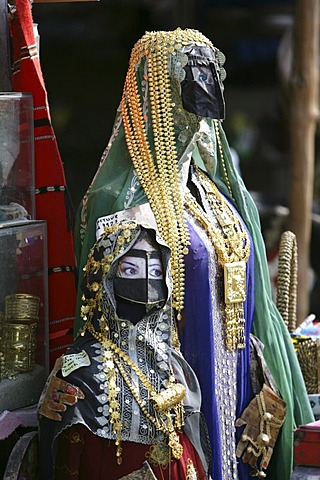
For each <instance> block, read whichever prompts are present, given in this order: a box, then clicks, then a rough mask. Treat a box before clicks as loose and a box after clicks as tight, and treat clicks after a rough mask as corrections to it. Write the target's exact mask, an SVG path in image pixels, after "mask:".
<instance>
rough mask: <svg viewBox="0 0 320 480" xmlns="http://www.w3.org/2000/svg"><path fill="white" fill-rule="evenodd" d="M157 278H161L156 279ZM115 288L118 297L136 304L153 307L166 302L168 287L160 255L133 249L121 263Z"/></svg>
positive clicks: (154, 252) (115, 280)
mask: <svg viewBox="0 0 320 480" xmlns="http://www.w3.org/2000/svg"><path fill="white" fill-rule="evenodd" d="M130 257H132V258H130ZM126 259H130V261H127V260H126ZM134 259H137V261H135V260H134ZM139 259H140V260H139ZM141 260H142V261H141ZM157 276H159V277H160V278H158V279H157V278H155V277H157ZM130 277H132V278H130ZM152 277H154V278H152ZM113 288H114V294H115V296H116V297H120V298H124V299H126V300H130V301H131V302H135V303H143V304H145V305H152V304H157V303H159V302H161V301H163V300H165V299H166V297H167V287H166V284H165V281H164V279H163V275H162V266H161V262H160V254H159V253H158V252H156V251H153V252H146V251H145V250H138V249H131V250H130V251H129V252H128V253H127V254H126V256H124V257H123V258H122V259H121V260H120V262H119V266H118V273H117V276H116V277H115V279H114V287H113Z"/></svg>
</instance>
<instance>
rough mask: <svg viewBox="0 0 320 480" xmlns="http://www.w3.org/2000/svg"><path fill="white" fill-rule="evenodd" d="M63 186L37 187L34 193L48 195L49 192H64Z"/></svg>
mask: <svg viewBox="0 0 320 480" xmlns="http://www.w3.org/2000/svg"><path fill="white" fill-rule="evenodd" d="M65 190H66V187H65V186H64V185H52V186H50V187H39V188H36V189H35V193H41V194H42V193H49V192H65Z"/></svg>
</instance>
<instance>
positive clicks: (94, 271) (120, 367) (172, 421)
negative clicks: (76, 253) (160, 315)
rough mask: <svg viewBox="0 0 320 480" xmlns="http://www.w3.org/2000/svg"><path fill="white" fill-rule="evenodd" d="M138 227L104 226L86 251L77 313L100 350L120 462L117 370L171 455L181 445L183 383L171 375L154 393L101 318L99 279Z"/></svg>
mask: <svg viewBox="0 0 320 480" xmlns="http://www.w3.org/2000/svg"><path fill="white" fill-rule="evenodd" d="M138 228H139V226H138V224H137V223H136V222H134V221H129V220H128V221H127V222H125V223H123V224H113V225H111V226H108V227H105V229H104V233H103V234H102V236H101V237H100V238H99V240H98V241H97V242H96V243H95V245H94V246H93V247H92V249H91V250H90V254H89V258H88V262H87V265H86V267H85V268H84V271H85V276H86V279H87V284H86V289H87V291H88V293H87V294H84V295H83V296H82V301H83V304H82V307H81V315H82V318H83V319H84V321H85V323H84V326H83V329H82V332H81V335H84V333H85V331H86V330H88V331H89V332H90V333H91V334H92V336H93V337H94V338H95V339H97V340H98V341H99V343H100V344H101V345H102V347H103V349H104V364H105V373H106V375H107V379H108V403H109V412H110V423H111V425H112V430H113V434H114V435H115V437H116V440H115V443H116V446H117V451H116V455H117V462H118V463H119V464H121V462H122V457H121V453H122V447H121V430H122V423H121V413H120V403H119V400H118V395H119V390H120V389H119V386H118V384H117V372H118V373H119V374H120V375H121V376H122V378H123V380H124V382H125V383H126V385H127V387H128V388H129V390H130V392H131V394H132V396H133V398H134V399H135V401H136V402H137V404H138V405H139V408H140V409H141V411H142V412H143V414H144V415H145V416H146V418H147V419H148V420H149V421H150V422H151V423H153V425H155V427H156V429H157V430H158V431H160V432H163V433H165V435H167V437H168V446H169V447H170V450H171V452H172V455H173V457H174V458H177V459H179V458H181V456H182V453H183V447H182V445H181V444H180V442H179V436H178V434H177V433H176V429H177V430H180V429H181V428H182V426H183V424H184V407H183V399H184V397H185V395H186V389H185V387H184V386H183V385H181V384H179V383H176V382H175V381H174V377H173V376H171V377H170V378H169V384H168V386H167V388H166V389H165V390H163V391H161V392H156V391H155V389H154V387H153V385H152V384H151V383H150V381H149V380H148V378H147V377H146V375H145V374H144V373H143V371H142V370H141V369H140V368H139V367H138V366H137V365H136V364H135V363H134V362H133V361H132V360H131V358H130V357H129V356H128V355H127V354H126V353H125V352H124V351H123V350H122V349H121V348H119V347H118V346H117V345H116V344H115V343H114V342H112V340H111V339H110V338H108V331H109V327H108V325H107V323H106V320H105V318H104V317H103V313H102V312H103V308H102V307H103V305H102V297H103V280H102V279H103V278H105V276H106V275H107V274H108V272H109V270H110V267H111V264H112V262H113V261H114V259H115V258H117V257H118V256H119V255H121V253H122V252H124V250H125V249H126V248H127V247H128V244H130V242H132V241H133V239H134V238H135V235H138V233H139V230H138ZM108 236H113V237H114V245H113V253H110V254H107V255H106V256H103V257H102V258H101V259H100V260H96V258H95V254H96V253H97V251H98V250H99V249H98V245H100V244H102V245H103V244H104V242H105V238H106V237H108ZM91 275H94V276H97V277H99V281H92V280H91ZM94 319H95V320H99V323H100V331H97V330H96V329H95V327H94V325H93V321H94ZM132 371H133V372H134V373H135V374H136V375H137V377H138V379H139V381H140V383H141V385H143V387H144V388H145V389H146V390H147V391H148V392H149V396H150V403H151V405H152V406H153V411H154V415H151V414H150V413H149V411H148V409H147V408H146V406H145V403H144V401H142V400H141V398H140V396H139V388H138V386H135V385H134V384H133V383H134V382H133V380H132V374H131V372H132Z"/></svg>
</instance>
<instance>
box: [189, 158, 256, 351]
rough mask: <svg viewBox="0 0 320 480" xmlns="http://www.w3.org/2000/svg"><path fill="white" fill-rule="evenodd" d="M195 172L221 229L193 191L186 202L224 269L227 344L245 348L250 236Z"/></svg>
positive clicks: (203, 177) (215, 191) (204, 178)
mask: <svg viewBox="0 0 320 480" xmlns="http://www.w3.org/2000/svg"><path fill="white" fill-rule="evenodd" d="M195 173H196V175H197V177H198V179H199V181H200V183H201V185H202V187H203V188H204V190H205V192H206V198H207V200H208V203H209V207H210V209H211V211H212V213H213V214H214V215H215V217H216V218H217V222H218V223H219V228H218V227H215V226H214V225H213V224H212V221H211V219H210V217H209V216H208V215H207V214H206V213H205V212H204V210H203V209H202V208H201V206H200V205H199V204H198V203H197V201H196V200H195V198H194V197H193V195H192V194H191V193H190V192H187V193H186V196H185V205H186V208H187V210H189V211H190V213H191V214H192V215H193V216H194V218H195V219H196V220H197V221H198V222H199V224H200V225H201V226H202V227H203V228H204V229H205V230H206V231H207V233H208V236H209V239H210V241H211V242H212V245H213V246H214V249H215V252H216V254H217V257H218V262H219V264H220V265H221V267H222V268H223V270H224V301H225V315H226V329H225V344H226V348H227V349H228V350H235V349H237V348H244V347H245V338H244V332H245V320H244V311H243V302H244V301H245V299H246V262H247V261H248V259H249V256H250V239H249V236H248V234H247V232H246V230H245V229H244V228H243V226H242V224H241V222H240V220H239V219H238V217H237V215H236V213H235V212H234V211H233V209H232V208H231V206H230V205H229V204H228V202H227V201H226V200H225V199H224V198H223V196H222V195H221V194H220V192H219V190H218V189H217V187H216V185H215V184H214V183H213V182H212V180H210V179H209V178H208V177H207V175H205V173H204V172H202V170H200V169H199V168H197V167H195Z"/></svg>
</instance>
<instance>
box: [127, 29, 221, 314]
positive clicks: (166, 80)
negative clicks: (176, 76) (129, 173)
mask: <svg viewBox="0 0 320 480" xmlns="http://www.w3.org/2000/svg"><path fill="white" fill-rule="evenodd" d="M189 44H198V45H206V46H209V47H211V48H212V49H213V50H214V51H216V52H218V51H217V49H215V48H214V47H213V45H212V43H211V42H210V40H208V39H207V38H206V37H205V36H204V35H202V34H201V33H200V32H198V31H197V30H192V29H186V30H182V29H180V28H178V29H176V30H174V31H172V32H163V31H159V32H147V33H146V34H145V35H144V36H143V37H142V38H141V39H140V40H139V41H138V42H137V43H136V45H135V46H134V48H133V50H132V53H131V58H130V64H129V69H128V73H127V76H126V80H125V86H124V90H123V96H122V100H121V113H122V119H123V126H124V132H125V137H126V143H127V147H128V152H129V155H130V157H131V160H132V163H133V166H134V168H135V171H136V174H137V177H138V179H139V181H140V184H141V186H142V188H143V190H144V192H145V194H146V196H147V198H148V200H149V203H150V206H151V208H152V211H153V213H154V216H155V218H156V221H157V226H158V229H159V232H160V234H161V236H162V237H163V239H164V240H165V241H166V243H167V245H168V246H169V247H170V249H171V267H172V277H173V293H172V305H173V307H174V308H175V309H176V310H177V318H178V320H180V319H181V311H182V309H183V305H184V274H185V272H184V268H185V267H184V260H183V258H184V255H186V254H187V253H188V246H189V232H188V229H187V225H186V221H185V217H184V209H183V193H182V189H181V185H180V182H179V169H178V158H177V150H176V139H175V130H174V120H173V108H175V104H174V102H173V99H172V92H171V86H170V75H169V71H168V55H169V54H171V53H173V52H174V51H175V50H180V49H181V48H182V47H183V46H184V45H189ZM142 58H144V59H145V61H146V63H147V67H148V86H149V95H150V109H151V121H152V130H153V142H154V152H155V153H154V155H153V153H152V150H151V146H150V141H149V139H148V133H147V127H146V119H145V115H144V112H143V110H142V105H141V99H140V94H139V89H138V82H137V77H136V71H137V67H138V65H139V64H140V62H141V60H142Z"/></svg>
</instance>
